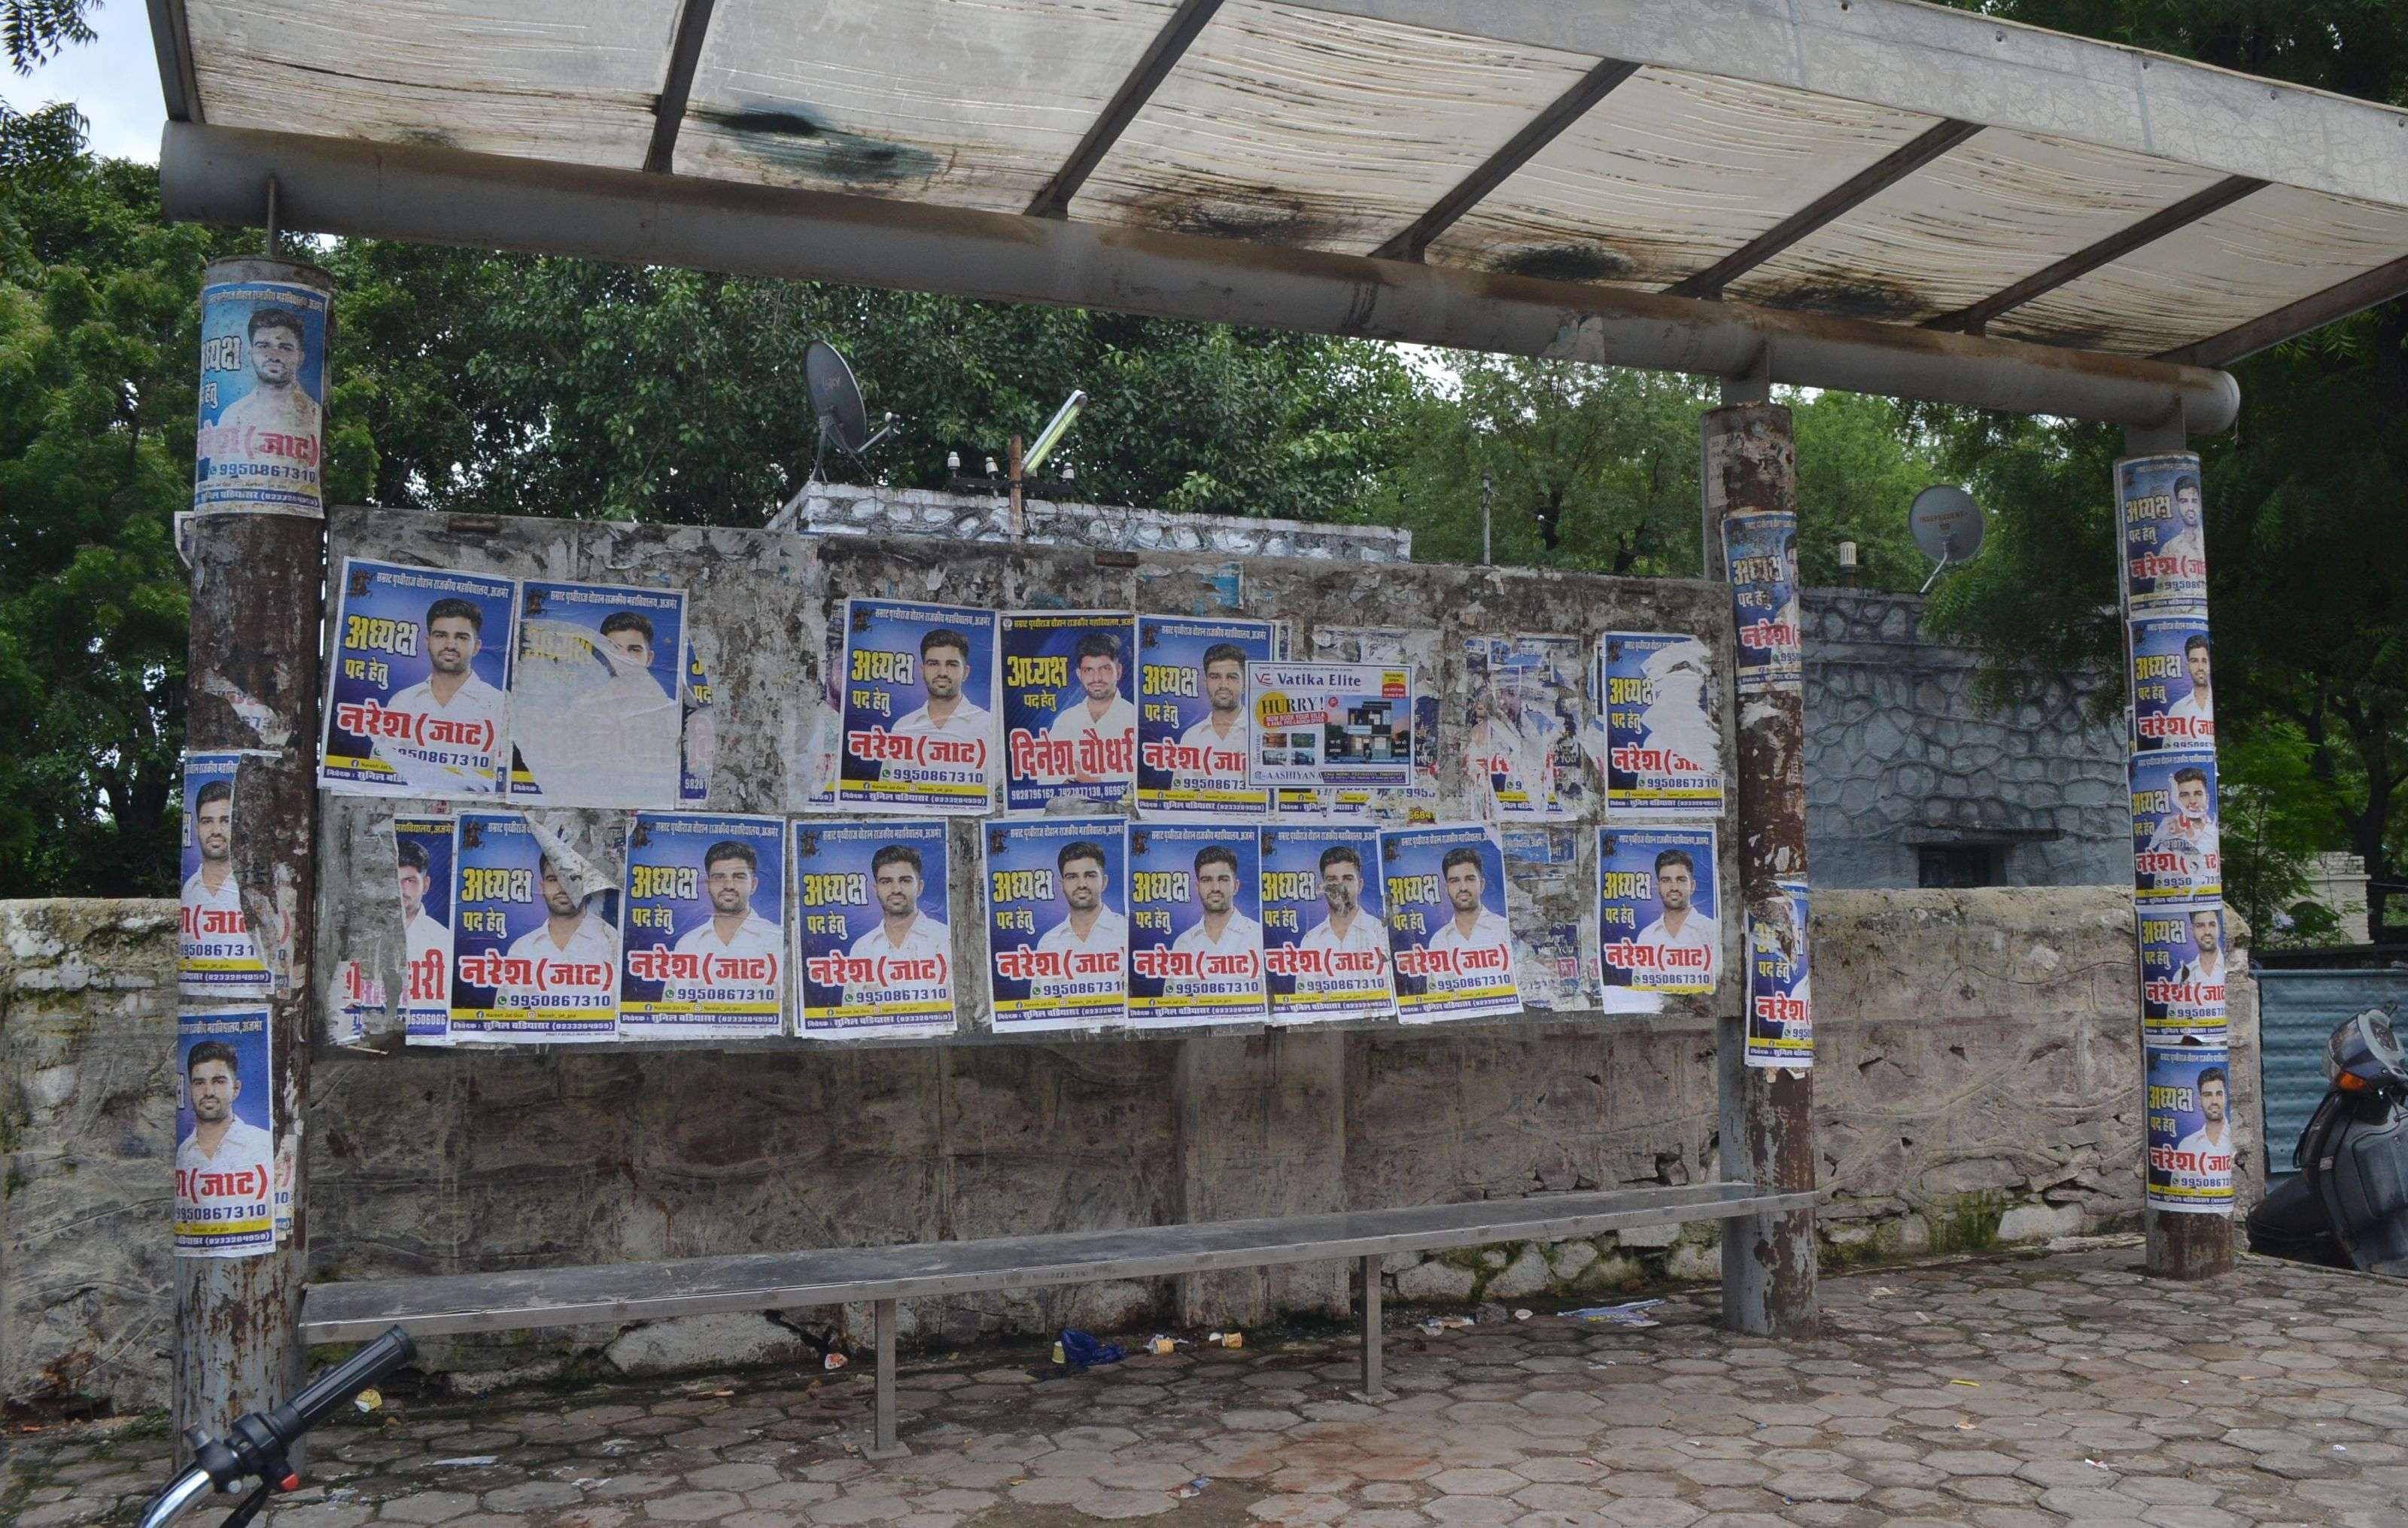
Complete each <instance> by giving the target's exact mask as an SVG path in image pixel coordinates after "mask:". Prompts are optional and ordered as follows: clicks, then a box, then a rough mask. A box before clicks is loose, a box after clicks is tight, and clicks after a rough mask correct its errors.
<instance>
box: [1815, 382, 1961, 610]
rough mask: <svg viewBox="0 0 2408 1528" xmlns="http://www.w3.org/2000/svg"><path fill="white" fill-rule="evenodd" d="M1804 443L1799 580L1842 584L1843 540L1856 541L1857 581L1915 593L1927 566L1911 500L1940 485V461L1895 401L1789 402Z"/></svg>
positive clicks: (1845, 396) (1836, 398)
mask: <svg viewBox="0 0 2408 1528" xmlns="http://www.w3.org/2000/svg"><path fill="white" fill-rule="evenodd" d="M1790 411H1791V416H1792V422H1793V423H1792V428H1793V430H1794V432H1795V434H1796V437H1797V441H1798V573H1799V579H1800V580H1801V581H1802V582H1804V583H1805V584H1808V585H1810V586H1822V585H1828V584H1837V583H1839V582H1840V543H1841V542H1842V541H1854V542H1856V582H1857V583H1858V584H1861V585H1862V586H1864V587H1866V588H1872V589H1918V588H1921V587H1922V586H1923V581H1924V579H1925V578H1926V577H1928V575H1929V573H1930V571H1931V563H1930V560H1929V559H1928V558H1927V557H1925V556H1924V555H1923V553H1922V551H1921V549H1920V548H1918V547H1917V546H1916V545H1915V544H1914V536H1913V534H1911V533H1910V532H1909V531H1908V529H1907V526H1906V512H1907V508H1908V506H1910V505H1912V504H1913V503H1914V496H1915V495H1917V494H1919V493H1921V492H1922V491H1923V490H1924V489H1926V488H1928V487H1930V486H1931V485H1932V484H1933V483H1938V482H1942V481H1943V478H1944V476H1945V474H1943V473H1942V470H1941V468H1940V464H1939V462H1938V461H1937V460H1936V459H1935V458H1934V456H1933V455H1932V454H1931V452H1930V450H1929V448H1928V445H1927V444H1926V443H1925V442H1924V441H1923V440H1920V439H1919V438H1918V437H1917V436H1916V435H1915V434H1914V430H1913V428H1912V416H1911V415H1910V414H1909V413H1908V412H1907V411H1905V410H1902V409H1901V408H1899V405H1898V404H1896V403H1894V402H1892V401H1891V400H1890V399H1888V398H1879V397H1868V396H1865V395H1864V394H1861V393H1830V392H1825V393H1816V394H1814V395H1813V396H1804V397H1799V398H1793V399H1791V400H1790Z"/></svg>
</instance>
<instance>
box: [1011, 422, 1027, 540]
mask: <svg viewBox="0 0 2408 1528" xmlns="http://www.w3.org/2000/svg"><path fill="white" fill-rule="evenodd" d="M1025 530H1026V527H1025V526H1023V525H1022V524H1021V518H1020V437H1019V436H1017V435H1015V436H1013V437H1012V438H1011V539H1012V540H1013V541H1019V540H1020V539H1021V538H1022V536H1023V535H1024V534H1025Z"/></svg>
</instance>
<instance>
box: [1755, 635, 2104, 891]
mask: <svg viewBox="0 0 2408 1528" xmlns="http://www.w3.org/2000/svg"><path fill="white" fill-rule="evenodd" d="M1802 603H1803V607H1804V620H1805V625H1806V634H1805V635H1806V835H1807V849H1808V854H1809V857H1810V863H1812V864H1813V867H1814V884H1815V885H1816V886H1818V887H1884V886H1885V887H1911V886H1914V885H1916V884H1917V881H1916V854H1915V851H1916V850H1917V849H1918V848H1920V847H1923V846H1926V845H1931V846H1942V845H1949V844H1983V845H1988V846H1990V848H1991V851H1992V853H1994V854H1996V855H1998V856H1999V857H2000V858H2001V860H2002V863H2001V865H2000V870H2001V871H2002V872H2003V873H2002V874H2001V876H2000V883H1999V884H2000V885H2004V886H2129V885H2131V884H2132V844H2131V832H2132V824H2131V814H2130V803H2129V801H2128V800H2127V797H2126V786H2125V780H2124V738H2123V734H2122V733H2121V732H2120V731H2119V730H2118V729H2117V728H2113V727H2100V726H2098V725H2096V724H2095V723H2093V722H2092V721H2091V720H2090V716H2089V712H2088V707H2089V706H2090V704H2091V703H2092V700H2093V699H2094V697H2095V695H2096V693H2097V689H2096V685H2091V684H2087V683H2084V684H2073V685H2068V684H2064V683H2060V682H2057V681H2054V680H2052V681H2050V682H2049V683H2048V685H2046V686H2045V688H2044V689H2043V690H2042V693H2041V694H2040V695H2039V696H2038V697H2037V698H2035V699H2031V700H2028V701H2025V702H2022V703H2020V704H2018V705H2015V706H2012V707H2009V708H2007V709H2005V710H2003V711H2000V712H1997V713H1992V712H1989V711H1986V710H1985V709H1984V707H1983V706H1982V704H1981V703H1980V701H1978V700H1977V699H1975V698H1974V694H1973V685H1974V681H1975V679H1976V678H1977V677H1978V675H1979V670H1980V660H1979V659H1978V658H1977V657H1976V656H1974V655H1973V654H1972V653H1971V651H1969V650H1968V649H1965V648H1962V647H1957V646H1955V645H1952V644H1950V643H1948V642H1944V641H1930V640H1928V639H1926V638H1924V637H1923V636H1922V635H1921V628H1922V622H1923V601H1922V600H1921V599H1920V598H1917V597H1915V596H1914V595H1907V594H1882V593H1876V592H1874V591H1872V590H1869V589H1809V590H1807V591H1806V594H1805V597H1804V599H1803V601H1802Z"/></svg>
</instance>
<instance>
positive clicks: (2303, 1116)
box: [2250, 966, 2408, 1178]
mask: <svg viewBox="0 0 2408 1528" xmlns="http://www.w3.org/2000/svg"><path fill="white" fill-rule="evenodd" d="M2250 974H2251V975H2252V976H2254V977H2256V978H2257V1025H2258V1037H2259V1043H2260V1044H2261V1045H2263V1046H2264V1051H2263V1058H2264V1061H2263V1064H2264V1067H2265V1081H2264V1083H2263V1084H2262V1085H2261V1086H2262V1087H2263V1088H2265V1093H2266V1120H2265V1129H2266V1134H2265V1137H2264V1139H2265V1142H2266V1175H2267V1176H2268V1177H2270V1178H2272V1177H2275V1176H2278V1175H2283V1174H2286V1173H2288V1172H2290V1171H2291V1147H2292V1146H2293V1145H2294V1144H2296V1143H2297V1142H2298V1140H2299V1138H2300V1131H2301V1130H2303V1129H2305V1128H2306V1126H2307V1123H2308V1117H2309V1116H2310V1115H2312V1114H2314V1113H2315V1109H2316V1103H2317V1101H2318V1100H2319V1099H2322V1098H2323V1097H2324V1095H2325V1067H2324V1062H2325V1041H2326V1039H2327V1038H2328V1037H2329V1036H2330V1035H2331V1034H2332V1031H2333V1027H2334V1026H2335V1025H2337V1024H2339V1023H2340V1022H2341V1021H2342V1020H2343V1019H2344V1018H2347V1017H2349V1016H2351V1015H2353V1014H2360V1013H2364V1012H2365V1011H2366V1010H2367V1009H2369V1008H2388V1009H2390V1010H2391V1011H2392V1012H2393V1014H2394V1015H2395V1016H2397V1015H2399V1014H2401V1013H2403V1012H2408V971H2401V970H2375V971H2284V970H2276V969H2272V968H2269V967H2265V966H2259V967H2257V968H2256V969H2255V970H2253V971H2252V972H2251V973H2250Z"/></svg>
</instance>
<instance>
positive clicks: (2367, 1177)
mask: <svg viewBox="0 0 2408 1528" xmlns="http://www.w3.org/2000/svg"><path fill="white" fill-rule="evenodd" d="M2325 1080H2326V1081H2327V1082H2328V1083H2329V1084H2330V1085H2331V1086H2330V1087H2329V1088H2327V1089H2326V1091H2325V1097H2324V1102H2323V1103H2319V1104H2317V1105H2316V1112H2315V1115H2314V1116H2312V1117H2310V1118H2309V1120H2308V1125H2307V1128H2306V1129H2305V1130H2303V1131H2301V1132H2300V1143H2299V1146H2297V1147H2296V1148H2294V1149H2293V1151H2292V1153H2291V1165H2292V1166H2293V1167H2295V1168H2297V1169H2298V1170H2299V1172H2298V1175H2296V1176H2294V1177H2292V1178H2290V1179H2289V1180H2288V1181H2286V1182H2285V1183H2284V1184H2283V1185H2282V1186H2281V1187H2279V1188H2277V1189H2275V1190H2274V1191H2273V1192H2272V1193H2270V1194H2268V1195H2267V1196H2266V1198H2265V1201H2264V1203H2262V1204H2259V1205H2258V1206H2257V1208H2256V1209H2254V1210H2252V1211H2250V1212H2249V1247H2250V1250H2252V1251H2255V1252H2259V1253H2262V1254H2264V1255H2265V1256H2267V1257H2270V1258H2287V1259H2289V1260H2290V1261H2294V1262H2313V1263H2319V1264H2322V1265H2323V1266H2325V1267H2328V1268H2356V1269H2358V1270H2361V1271H2362V1272H2365V1273H2370V1274H2383V1275H2386V1276H2390V1277H2393V1278H2408V1052H2403V1051H2402V1049H2401V1045H2400V1042H2399V1039H2398V1038H2397V1037H2396V1036H2395V1035H2394V1034H2393V1033H2392V1030H2391V1017H2390V1016H2389V1015H2388V1014H2386V1013H2385V1012H2384V1011H2383V1010H2382V1009H2380V1008H2370V1009H2368V1010H2367V1011H2366V1012H2365V1013H2362V1014H2360V1015H2358V1016H2357V1017H2356V1018H2353V1019H2349V1020H2347V1021H2346V1022H2344V1023H2343V1025H2342V1026H2341V1027H2340V1028H2339V1029H2336V1030H2334V1031H2333V1032H2332V1038H2331V1039H2330V1040H2329V1041H2327V1042H2326V1044H2325Z"/></svg>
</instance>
